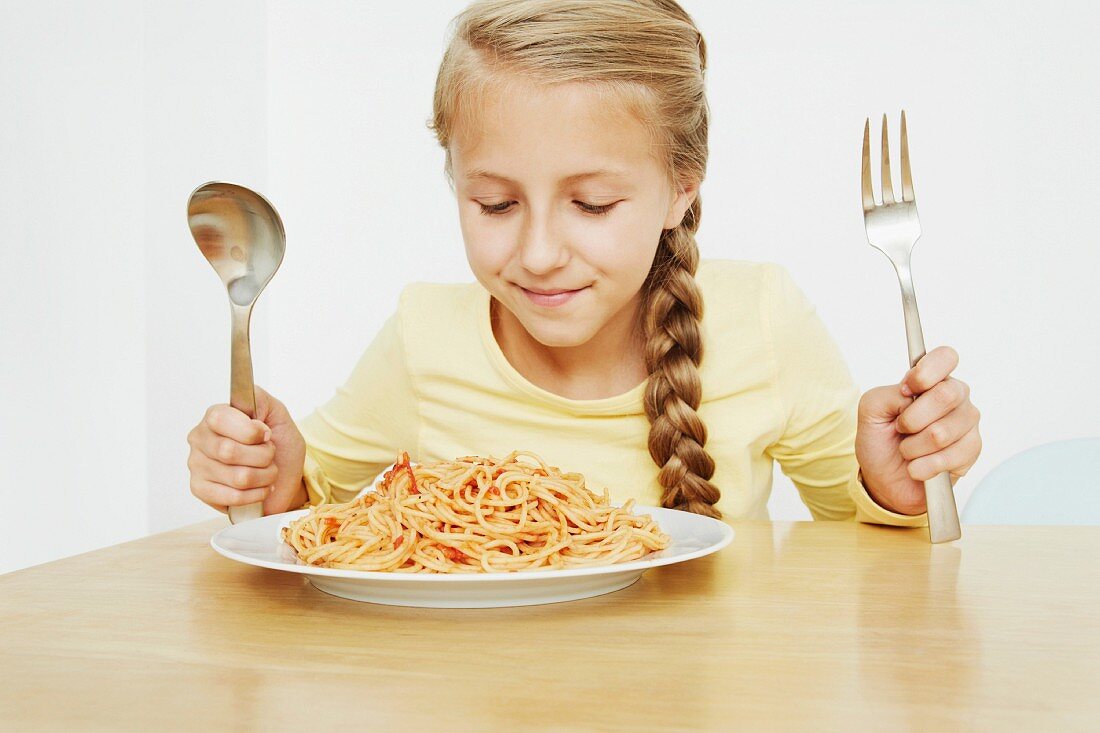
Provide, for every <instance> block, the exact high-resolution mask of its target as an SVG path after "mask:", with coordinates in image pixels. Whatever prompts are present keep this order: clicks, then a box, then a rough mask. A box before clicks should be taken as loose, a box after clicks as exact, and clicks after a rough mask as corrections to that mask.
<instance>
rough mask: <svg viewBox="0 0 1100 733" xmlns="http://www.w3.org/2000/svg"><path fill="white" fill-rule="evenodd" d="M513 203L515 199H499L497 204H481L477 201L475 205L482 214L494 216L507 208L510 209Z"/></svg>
mask: <svg viewBox="0 0 1100 733" xmlns="http://www.w3.org/2000/svg"><path fill="white" fill-rule="evenodd" d="M514 203H515V201H501V202H500V203H499V204H483V203H481V202H480V201H478V202H477V205H478V206H480V207H481V213H482V214H487V215H489V216H495V215H499V214H503V213H504V212H506V211H508V209H510V208H511V207H512V204H514Z"/></svg>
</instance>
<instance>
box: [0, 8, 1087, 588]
mask: <svg viewBox="0 0 1100 733" xmlns="http://www.w3.org/2000/svg"><path fill="white" fill-rule="evenodd" d="M463 5H464V3H463V2H459V1H453V2H452V1H446V2H444V1H442V0H440V1H437V2H422V1H418V2H407V3H401V4H396V3H393V4H383V3H377V4H376V3H363V2H326V3H315V2H289V1H287V0H272V1H271V2H259V1H255V0H253V1H251V2H248V1H244V0H238V1H237V2H233V3H224V2H220V1H219V2H213V1H202V2H197V1H194V0H190V1H188V2H182V1H180V0H170V1H167V0H166V1H163V2H156V3H152V2H148V3H143V2H137V1H133V0H132V1H129V2H127V1H125V0H104V1H103V2H100V3H96V4H91V3H83V2H38V3H34V4H31V3H23V2H14V1H7V2H4V3H2V4H0V17H2V18H3V22H2V23H0V100H2V102H0V172H2V174H3V175H0V247H2V255H3V256H2V258H0V360H2V361H0V369H2V371H0V492H2V494H0V499H2V501H3V507H4V509H3V511H4V531H3V532H2V533H0V537H2V540H0V542H2V543H3V544H2V547H0V571H5V570H11V569H15V568H19V567H23V566H27V565H31V564H35V563H40V562H45V561H48V560H51V559H54V558H57V557H61V556H64V555H68V554H72V553H76V552H81V551H85V550H89V549H92V548H96V547H100V546H103V545H106V544H112V543H116V542H120V541H123V540H127V539H132V538H136V537H139V536H142V535H145V534H147V533H150V532H157V531H162V530H166V529H169V528H172V527H176V526H180V525H183V524H187V523H191V522H195V521H199V520H202V519H207V518H210V517H213V516H215V514H214V512H213V510H210V509H208V508H207V507H205V506H204V505H202V504H200V503H199V502H198V501H197V500H195V499H193V498H192V497H191V496H190V494H189V493H188V489H187V470H186V467H185V460H186V455H187V446H186V443H185V435H186V433H187V431H188V430H189V429H190V428H191V426H192V425H194V424H195V422H196V421H197V420H198V419H199V417H200V416H201V414H202V412H203V410H204V409H205V407H206V406H207V405H209V404H211V403H214V402H222V401H224V400H225V399H226V398H227V396H228V353H229V349H228V336H229V312H228V308H227V306H226V298H225V295H224V291H223V290H222V286H221V284H220V282H219V281H218V279H217V277H216V276H215V274H214V272H213V271H212V270H211V269H210V268H209V266H208V265H207V264H206V262H205V261H204V260H203V259H202V257H201V256H200V255H199V252H198V250H197V248H196V247H195V244H194V242H193V240H192V239H191V237H190V234H189V232H188V230H187V226H186V221H185V216H184V212H185V205H186V200H187V197H188V195H189V194H190V192H191V191H192V190H193V189H194V188H195V187H196V186H197V185H199V184H201V183H203V182H205V181H208V180H228V181H233V182H237V183H241V184H243V185H246V186H249V187H252V188H255V189H257V190H259V191H260V192H262V193H263V194H264V195H266V196H267V197H268V198H269V199H270V200H271V201H272V202H273V203H274V204H275V205H276V207H277V208H278V209H279V211H280V213H281V214H282V217H283V220H284V223H285V227H286V232H287V254H286V259H285V260H284V263H283V267H282V269H281V270H280V272H279V273H278V275H277V276H276V277H275V279H274V280H273V282H272V284H271V285H270V287H269V288H268V290H267V291H266V292H265V293H264V295H263V297H262V298H261V304H260V306H258V308H257V311H256V313H255V314H254V316H253V342H254V352H253V353H254V356H255V360H256V374H257V380H258V382H259V383H260V384H261V385H263V386H265V387H267V388H268V389H269V390H271V391H273V392H274V393H275V394H277V395H278V396H280V397H281V398H282V399H283V400H284V401H286V402H287V403H288V405H289V406H290V407H291V409H292V411H293V412H294V414H296V415H299V416H301V415H303V414H304V413H306V412H308V411H309V410H310V409H312V407H313V406H315V405H316V404H318V403H319V402H322V401H324V400H326V399H327V398H328V397H329V396H330V394H331V393H332V391H333V390H334V388H335V387H336V386H337V385H338V384H339V383H341V382H342V381H343V379H344V378H345V377H346V375H347V373H348V371H349V370H350V369H351V367H352V365H353V364H354V363H355V360H356V359H357V357H358V355H359V353H360V352H361V350H362V349H363V348H364V346H365V345H366V344H367V343H368V341H369V340H370V339H371V338H372V336H373V334H374V333H375V331H376V329H377V328H378V327H379V325H380V324H381V322H382V321H383V320H384V319H385V318H386V317H387V316H388V314H389V313H390V312H391V310H392V309H393V307H394V305H395V300H396V296H397V293H398V292H399V290H400V288H401V286H402V285H403V284H405V283H406V282H409V281H412V280H436V281H441V280H444V281H462V280H468V279H470V275H469V274H468V270H467V266H466V263H465V259H464V255H463V251H462V244H461V239H460V233H459V229H458V226H457V219H456V214H455V211H454V202H453V199H452V196H451V194H450V191H449V189H448V188H447V186H446V184H445V181H444V178H443V175H442V162H443V154H442V151H441V150H439V149H438V147H437V146H436V144H435V142H434V139H433V137H432V135H431V133H430V131H428V130H427V129H426V127H425V123H426V121H427V119H428V117H429V115H430V113H431V97H432V88H433V81H434V76H435V72H436V68H437V65H438V62H439V59H440V57H441V55H442V52H443V47H444V40H445V31H446V26H447V22H448V20H449V19H450V18H451V17H452V16H453V15H454V14H455V13H457V12H458V11H459V10H460V9H461V8H462V7H463ZM387 6H388V7H387ZM685 7H686V8H687V9H688V10H689V12H691V13H693V14H694V16H695V18H696V21H697V22H698V24H699V26H700V27H701V29H702V31H703V33H704V36H705V37H706V40H707V43H708V47H709V52H710V68H709V72H708V89H709V97H710V104H711V109H712V136H711V158H710V170H709V175H708V178H707V181H706V183H705V184H704V186H703V189H702V191H703V194H702V195H703V203H704V207H703V210H704V216H703V223H702V229H701V232H700V235H699V241H700V246H701V248H702V252H703V256H704V257H725V258H738V259H748V260H765V261H773V262H779V263H782V264H783V265H785V266H786V267H787V268H789V269H790V271H791V272H792V274H793V276H794V277H795V280H796V281H797V282H798V283H799V284H800V285H801V287H802V288H803V289H804V290H805V291H806V292H807V294H808V295H809V297H810V298H811V299H812V300H813V301H814V302H815V303H816V304H817V306H818V309H819V312H820V313H821V314H822V317H823V318H824V320H825V322H826V324H827V325H828V326H829V328H830V330H831V331H832V333H833V335H834V337H835V338H836V339H837V341H838V342H839V344H840V346H841V348H842V350H843V351H844V353H845V354H846V356H847V358H848V360H849V363H850V365H851V368H852V371H853V374H854V376H855V378H856V381H857V383H858V384H859V385H860V386H861V388H863V389H867V388H869V387H871V386H874V385H876V384H885V383H891V382H896V381H897V380H898V379H900V377H901V375H902V374H903V373H904V371H905V369H906V366H907V363H906V351H905V340H904V332H903V326H902V319H901V308H900V299H899V296H898V286H897V283H896V280H895V279H894V274H893V271H892V269H891V267H890V265H889V263H888V262H887V261H886V259H885V258H884V257H883V256H882V255H881V254H879V253H878V252H877V251H875V250H872V249H871V248H870V247H869V246H868V245H867V244H866V240H865V238H864V233H863V228H862V218H861V211H860V205H859V157H858V156H859V147H860V142H861V134H862V129H863V121H864V118H865V117H866V116H871V117H872V118H873V119H874V121H875V123H876V124H875V129H876V130H877V123H878V119H879V116H880V115H881V114H882V113H883V112H888V113H889V114H890V116H891V122H892V123H893V129H894V133H895V135H896V132H897V120H898V113H899V111H900V110H901V109H902V108H905V109H906V110H907V112H908V117H909V123H910V124H909V127H910V149H911V153H912V159H913V175H914V179H915V183H916V190H917V194H918V201H919V203H920V212H921V223H922V225H923V228H924V237H923V238H922V240H921V241H920V243H919V244H918V246H917V249H916V252H915V255H914V262H913V266H914V276H915V281H916V285H917V293H918V297H919V302H920V305H921V314H922V316H923V320H924V327H925V333H926V336H927V340H928V344H929V347H932V346H935V345H938V344H950V345H952V346H954V347H955V348H957V349H958V350H959V351H960V352H961V354H962V365H961V366H960V368H959V371H958V376H959V377H960V378H962V379H964V380H965V381H967V382H969V383H970V384H971V385H972V388H973V400H974V402H975V403H976V404H977V405H978V406H979V407H980V408H981V409H982V412H983V420H982V433H983V436H984V439H985V451H984V453H983V455H982V458H981V460H980V461H979V463H978V464H977V465H976V466H975V468H974V470H973V471H972V473H971V474H970V476H969V477H967V478H966V479H964V480H963V481H962V482H960V484H959V486H958V494H959V497H958V498H959V504H960V506H961V505H962V504H964V503H965V501H966V498H967V497H968V496H969V493H970V492H971V491H972V489H973V487H974V485H975V484H976V483H977V482H978V480H980V479H981V477H982V476H983V475H985V474H986V473H988V471H989V470H990V469H991V468H993V467H994V466H996V465H997V464H998V463H999V462H1000V461H1002V460H1003V459H1005V458H1007V457H1009V456H1010V455H1012V454H1014V453H1016V452H1018V451H1020V450H1022V449H1024V448H1026V447H1028V446H1032V445H1035V444H1038V443H1043V442H1047V441H1051V440H1056V439H1062V438H1070V437H1077V436H1083V435H1090V434H1092V435H1095V434H1097V433H1098V432H1100V430H1098V428H1097V417H1096V416H1097V408H1098V407H1100V404H1098V400H1097V397H1096V389H1095V383H1096V379H1097V370H1096V365H1097V363H1098V362H1100V348H1098V337H1097V335H1096V333H1097V329H1096V327H1095V325H1094V324H1093V321H1094V320H1095V315H1096V314H1097V313H1098V312H1100V295H1098V289H1097V287H1096V276H1097V273H1098V271H1100V267H1098V265H1100V255H1098V251H1100V242H1098V238H1097V230H1098V226H1097V224H1098V221H1097V220H1098V215H1097V206H1096V203H1095V202H1096V201H1097V199H1098V196H1100V190H1098V188H1100V176H1098V175H1097V171H1098V170H1100V155H1098V143H1097V139H1098V135H1097V133H1096V131H1095V129H1094V124H1095V120H1096V119H1097V118H1098V116H1100V103H1098V101H1097V95H1096V90H1097V89H1098V88H1100V70H1098V65H1097V64H1096V63H1095V55H1094V54H1095V50H1094V49H1095V44H1096V39H1095V36H1094V33H1093V30H1094V29H1095V28H1096V27H1097V21H1098V18H1100V10H1097V9H1096V8H1095V6H1090V5H1088V4H1086V3H1083V2H1082V3H1056V4H1046V5H1042V6H1041V5H1040V4H1038V3H1021V2H997V3H994V2H958V1H957V0H952V1H951V2H940V1H937V2H928V1H925V2H920V3H900V2H898V3H884V2H856V1H854V0H853V1H850V2H829V3H821V2H811V1H809V0H801V1H799V2H765V1H764V0H755V1H752V2H749V1H748V0H746V1H745V2H738V3H729V2H726V1H725V0H685ZM895 140H896V138H895ZM771 508H772V514H773V517H774V518H777V519H799V518H806V517H808V513H807V512H806V510H805V509H804V508H803V507H802V506H801V504H800V503H799V502H798V499H797V496H796V494H795V492H794V490H793V488H792V487H791V486H790V484H789V483H788V482H787V480H786V479H785V478H784V477H782V475H781V474H778V473H777V481H776V489H775V493H774V495H773V498H772V502H771Z"/></svg>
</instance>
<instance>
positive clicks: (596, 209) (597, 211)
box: [573, 201, 619, 216]
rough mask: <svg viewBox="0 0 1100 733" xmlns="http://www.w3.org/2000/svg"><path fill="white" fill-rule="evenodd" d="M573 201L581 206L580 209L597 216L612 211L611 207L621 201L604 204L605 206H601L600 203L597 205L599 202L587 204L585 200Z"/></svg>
mask: <svg viewBox="0 0 1100 733" xmlns="http://www.w3.org/2000/svg"><path fill="white" fill-rule="evenodd" d="M573 203H575V204H576V205H577V206H578V207H579V208H580V210H581V211H583V212H585V213H586V214H594V215H596V216H602V215H603V214H606V213H607V212H609V211H611V209H612V208H613V207H614V206H615V204H617V203H619V202H618V201H615V202H613V203H610V204H604V205H603V206H600V205H597V204H586V203H585V202H583V201H574V202H573Z"/></svg>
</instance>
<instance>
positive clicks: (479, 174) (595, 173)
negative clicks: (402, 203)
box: [466, 168, 629, 184]
mask: <svg viewBox="0 0 1100 733" xmlns="http://www.w3.org/2000/svg"><path fill="white" fill-rule="evenodd" d="M628 177H629V176H628V174H627V173H626V172H625V171H618V170H614V169H612V168H598V169H596V170H592V171H585V172H584V173H574V174H573V175H571V176H566V177H565V178H563V179H562V183H575V182H577V181H582V180H586V179H589V178H628ZM480 179H493V180H496V181H502V182H503V183H511V184H516V183H518V182H517V181H515V180H513V179H511V178H509V177H508V176H502V175H500V174H499V173H493V172H491V171H487V170H484V169H482V168H473V169H471V170H470V171H469V172H467V173H466V180H468V181H473V180H480Z"/></svg>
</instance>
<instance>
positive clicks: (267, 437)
mask: <svg viewBox="0 0 1100 733" xmlns="http://www.w3.org/2000/svg"><path fill="white" fill-rule="evenodd" d="M269 440H271V431H270V430H265V431H264V442H265V443H266V442H268V441H269Z"/></svg>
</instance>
